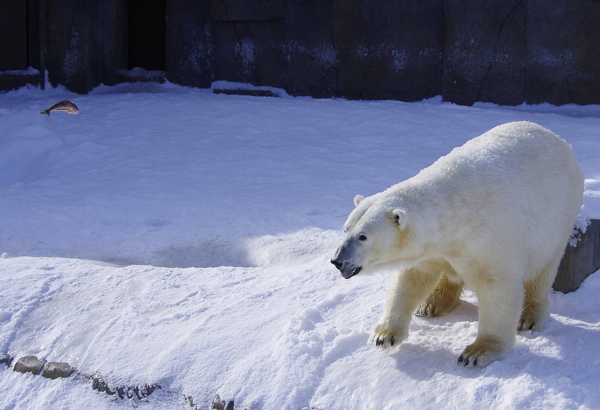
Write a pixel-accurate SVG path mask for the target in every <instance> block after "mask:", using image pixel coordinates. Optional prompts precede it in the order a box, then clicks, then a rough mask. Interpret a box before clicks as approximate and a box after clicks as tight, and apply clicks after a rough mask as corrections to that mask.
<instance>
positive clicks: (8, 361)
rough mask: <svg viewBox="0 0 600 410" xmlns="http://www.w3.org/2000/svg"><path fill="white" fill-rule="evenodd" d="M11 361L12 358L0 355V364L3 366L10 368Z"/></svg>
mask: <svg viewBox="0 0 600 410" xmlns="http://www.w3.org/2000/svg"><path fill="white" fill-rule="evenodd" d="M12 361H13V358H12V357H11V356H10V355H8V354H3V355H0V364H5V365H7V366H10V365H11V363H12Z"/></svg>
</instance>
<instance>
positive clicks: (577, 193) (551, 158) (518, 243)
mask: <svg viewBox="0 0 600 410" xmlns="http://www.w3.org/2000/svg"><path fill="white" fill-rule="evenodd" d="M382 195H383V196H382V197H381V198H380V199H384V198H385V197H387V198H388V200H389V199H390V198H394V199H392V200H391V202H394V203H395V206H398V205H399V206H400V207H401V208H402V207H403V208H404V209H406V210H407V212H408V214H409V215H410V214H414V215H417V216H418V218H419V219H420V221H419V225H420V226H421V228H422V229H421V230H422V232H427V236H428V237H429V239H428V241H429V242H430V243H431V242H436V243H439V244H446V243H450V242H452V241H457V242H460V243H461V244H462V245H464V247H468V248H471V253H475V254H478V255H481V254H483V253H488V254H489V255H491V256H495V257H496V259H497V261H496V262H498V261H499V260H502V259H507V258H516V259H522V258H530V259H531V264H532V265H539V264H542V263H544V262H543V261H544V260H547V259H548V258H550V257H551V255H552V254H554V253H557V252H562V250H564V247H565V245H566V243H567V241H568V238H569V236H570V234H571V232H572V229H573V224H574V223H575V220H576V218H577V215H578V214H579V211H580V209H581V201H582V196H583V175H582V172H581V168H580V167H579V164H578V163H577V160H576V159H575V156H574V154H573V151H572V149H571V146H570V145H569V144H568V143H566V142H565V141H564V140H562V139H561V138H559V137H558V136H556V135H555V134H553V133H552V132H551V131H549V130H547V129H545V128H543V127H541V126H539V125H537V124H534V123H530V122H513V123H508V124H503V125H500V126H498V127H495V128H493V129H491V130H490V131H488V132H486V133H485V134H483V135H481V136H479V137H477V138H474V139H472V140H470V141H468V142H467V143H466V144H464V145H463V146H461V147H458V148H455V149H454V150H452V151H451V152H450V153H449V154H448V155H446V156H444V157H442V158H440V159H439V160H437V161H436V162H435V163H434V164H432V165H431V166H430V167H428V168H425V169H423V170H422V171H421V172H420V173H419V174H418V175H416V176H415V177H413V178H411V179H409V180H406V181H404V182H401V183H399V184H397V185H394V186H393V187H391V188H389V189H388V190H386V191H384V192H383V193H382ZM384 201H385V199H384ZM398 201H399V202H398ZM440 246H441V245H440ZM489 262H490V263H493V262H492V261H491V260H490V261H489Z"/></svg>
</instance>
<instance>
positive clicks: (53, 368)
mask: <svg viewBox="0 0 600 410" xmlns="http://www.w3.org/2000/svg"><path fill="white" fill-rule="evenodd" d="M74 371H75V369H73V368H72V367H71V366H70V365H69V364H68V363H57V362H49V363H46V366H44V370H43V371H42V377H46V378H48V379H58V378H67V377H69V376H70V375H72V374H73V372H74Z"/></svg>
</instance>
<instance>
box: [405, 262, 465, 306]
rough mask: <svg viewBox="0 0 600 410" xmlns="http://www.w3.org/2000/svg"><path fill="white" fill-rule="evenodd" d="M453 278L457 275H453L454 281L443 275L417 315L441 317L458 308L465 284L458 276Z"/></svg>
mask: <svg viewBox="0 0 600 410" xmlns="http://www.w3.org/2000/svg"><path fill="white" fill-rule="evenodd" d="M450 269H452V268H450ZM453 276H456V275H451V277H452V280H450V279H449V278H448V275H447V274H446V273H444V274H443V275H442V277H441V278H440V281H439V282H438V284H437V285H436V287H435V289H434V290H433V292H431V294H430V295H429V296H428V297H427V299H426V300H425V302H423V303H421V305H420V306H419V308H418V309H417V311H416V312H415V315H417V316H420V317H428V318H433V317H441V316H445V315H447V314H448V313H450V312H452V311H453V310H454V309H455V308H456V307H457V306H458V304H459V303H460V295H461V293H462V289H463V282H462V279H460V278H459V277H458V276H456V279H455V278H454V277H453Z"/></svg>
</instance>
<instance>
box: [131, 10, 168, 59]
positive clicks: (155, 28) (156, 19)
mask: <svg viewBox="0 0 600 410" xmlns="http://www.w3.org/2000/svg"><path fill="white" fill-rule="evenodd" d="M166 12H167V3H166V1H165V0H129V15H128V25H129V29H128V39H129V40H128V58H129V64H128V69H132V68H134V67H141V68H144V69H146V70H161V71H164V70H165V43H166V34H165V30H166Z"/></svg>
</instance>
